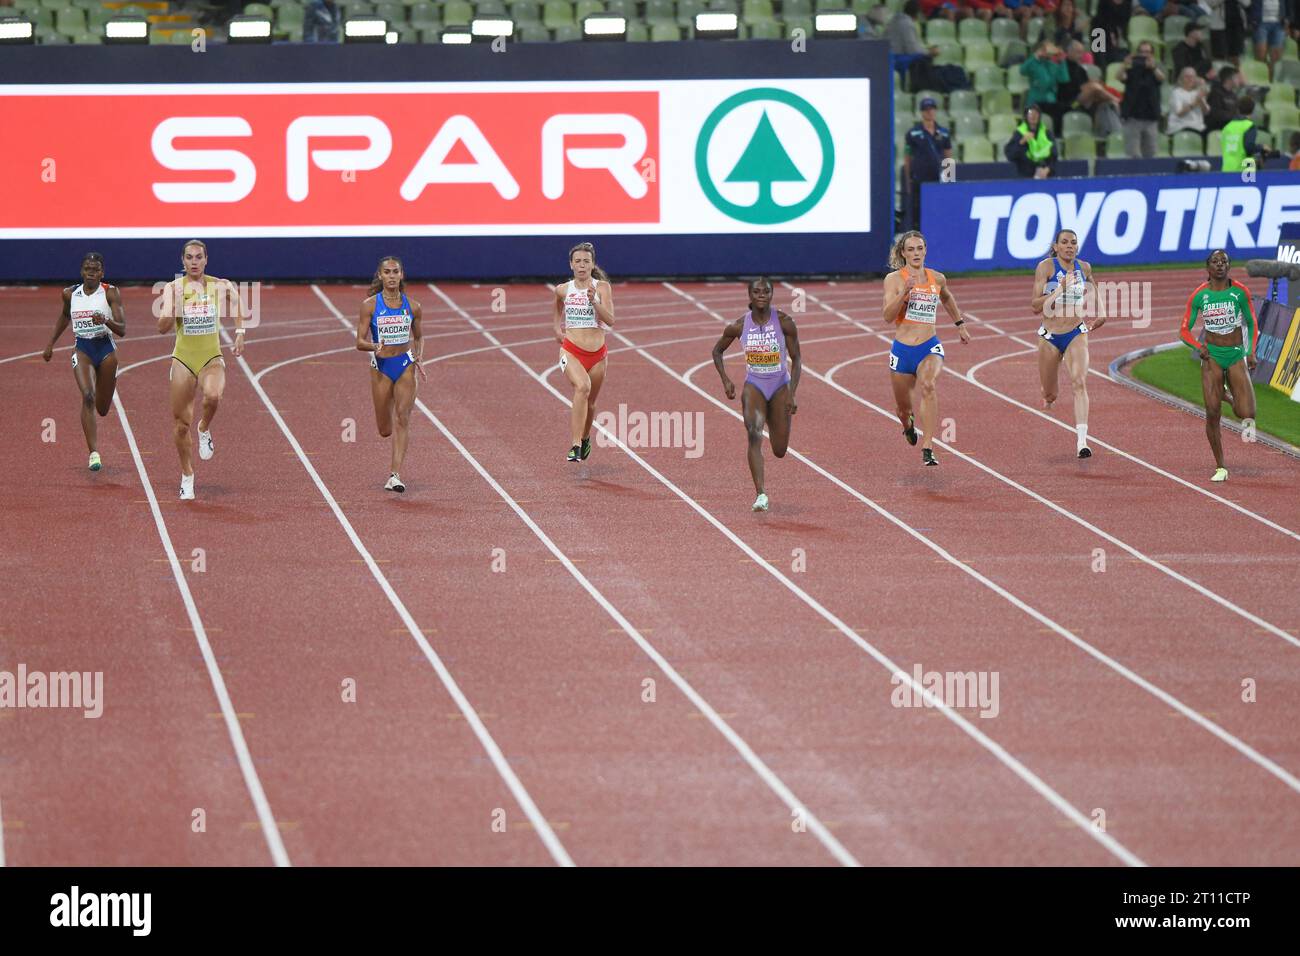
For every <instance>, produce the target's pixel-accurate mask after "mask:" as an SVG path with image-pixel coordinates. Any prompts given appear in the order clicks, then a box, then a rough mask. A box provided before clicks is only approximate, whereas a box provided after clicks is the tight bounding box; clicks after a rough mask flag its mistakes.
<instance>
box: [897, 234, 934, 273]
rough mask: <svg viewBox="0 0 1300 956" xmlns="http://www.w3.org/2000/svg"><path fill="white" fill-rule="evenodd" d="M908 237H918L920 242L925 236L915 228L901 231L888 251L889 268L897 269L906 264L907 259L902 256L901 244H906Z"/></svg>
mask: <svg viewBox="0 0 1300 956" xmlns="http://www.w3.org/2000/svg"><path fill="white" fill-rule="evenodd" d="M909 239H920V240H921V242H925V236H923V235H921V233H920V232H918V231H917V230H915V229H911V230H908V231H907V232H905V233H903V234H902V235H901V236H899V237H898V239H897V240H896V241H895V242H894V248H893V249H891V250H890V251H889V268H891V269H894V270H898V269H901V268H903V266H905V265H907V260H906V259H904V258H903V246H905V245H906V244H907V240H909Z"/></svg>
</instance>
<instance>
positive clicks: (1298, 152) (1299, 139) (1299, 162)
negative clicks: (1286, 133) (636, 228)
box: [1287, 130, 1300, 173]
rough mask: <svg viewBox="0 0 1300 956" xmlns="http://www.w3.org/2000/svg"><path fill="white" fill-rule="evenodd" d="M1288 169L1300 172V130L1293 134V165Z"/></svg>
mask: <svg viewBox="0 0 1300 956" xmlns="http://www.w3.org/2000/svg"><path fill="white" fill-rule="evenodd" d="M1287 169H1289V170H1291V172H1293V173H1294V172H1300V130H1296V131H1295V132H1293V133H1292V134H1291V165H1290V166H1288V167H1287Z"/></svg>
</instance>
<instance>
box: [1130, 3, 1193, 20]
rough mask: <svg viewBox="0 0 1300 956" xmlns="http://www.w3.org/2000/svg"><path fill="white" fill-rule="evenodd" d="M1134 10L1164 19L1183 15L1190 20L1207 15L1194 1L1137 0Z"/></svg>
mask: <svg viewBox="0 0 1300 956" xmlns="http://www.w3.org/2000/svg"><path fill="white" fill-rule="evenodd" d="M1133 12H1134V13H1137V14H1143V13H1145V14H1147V15H1149V16H1153V17H1155V18H1156V19H1157V20H1163V19H1165V18H1166V17H1172V16H1182V17H1187V18H1188V19H1189V20H1199V19H1200V18H1201V17H1203V16H1205V11H1204V10H1202V9H1201V8H1200V7H1198V6H1197V5H1196V4H1195V3H1193V2H1188V3H1179V2H1178V0H1137V5H1136V6H1134V8H1133Z"/></svg>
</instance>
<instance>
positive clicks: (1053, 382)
mask: <svg viewBox="0 0 1300 956" xmlns="http://www.w3.org/2000/svg"><path fill="white" fill-rule="evenodd" d="M1060 373H1061V350H1060V349H1058V348H1057V347H1056V346H1055V345H1053V344H1052V343H1050V342H1046V341H1044V340H1043V339H1041V338H1040V339H1039V340H1038V380H1039V383H1040V384H1041V385H1042V386H1043V408H1051V407H1052V404H1053V403H1054V402H1055V401H1056V396H1057V394H1058V393H1059V391H1060Z"/></svg>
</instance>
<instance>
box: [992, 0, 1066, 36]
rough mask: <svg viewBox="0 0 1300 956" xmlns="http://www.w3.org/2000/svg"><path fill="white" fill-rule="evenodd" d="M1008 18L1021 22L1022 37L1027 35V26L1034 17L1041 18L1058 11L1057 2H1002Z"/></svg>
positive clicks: (1004, 0) (1006, 0)
mask: <svg viewBox="0 0 1300 956" xmlns="http://www.w3.org/2000/svg"><path fill="white" fill-rule="evenodd" d="M1002 5H1003V6H1004V7H1005V8H1006V10H1007V14H1006V15H1007V16H1009V17H1011V18H1012V19H1013V20H1018V21H1020V35H1021V36H1024V35H1025V29H1026V28H1025V24H1026V22H1027V21H1028V20H1030V19H1031V18H1033V17H1041V16H1043V15H1044V14H1045V13H1048V12H1050V11H1052V10H1054V9H1056V0H1002Z"/></svg>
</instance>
